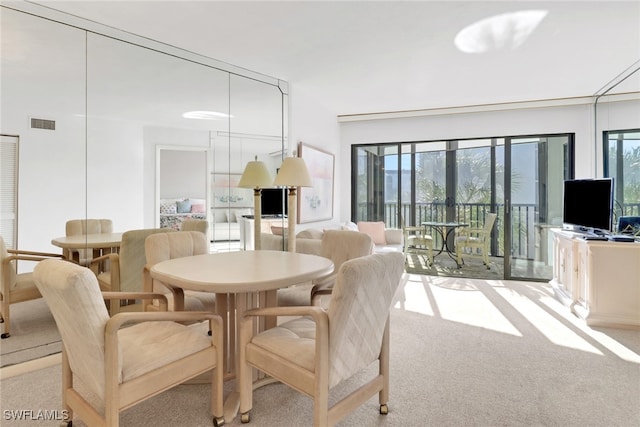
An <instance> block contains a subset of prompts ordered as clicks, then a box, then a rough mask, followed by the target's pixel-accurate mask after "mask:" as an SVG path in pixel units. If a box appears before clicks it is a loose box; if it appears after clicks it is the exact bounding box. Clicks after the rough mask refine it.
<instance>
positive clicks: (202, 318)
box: [33, 260, 224, 427]
mask: <svg viewBox="0 0 640 427" xmlns="http://www.w3.org/2000/svg"><path fill="white" fill-rule="evenodd" d="M33 274H34V278H35V281H36V284H37V286H38V289H39V290H40V292H41V293H42V296H43V297H44V299H45V300H46V302H47V304H48V305H49V308H50V309H51V312H52V314H53V317H54V319H55V321H56V325H57V327H58V330H59V331H60V336H61V337H62V343H63V346H62V392H63V393H62V402H63V407H64V409H65V410H66V411H68V416H69V418H68V420H67V421H68V424H71V423H72V421H73V416H74V413H75V414H77V415H78V417H79V418H80V419H82V420H83V421H84V422H85V423H86V424H87V425H89V426H106V427H117V426H118V423H119V414H120V412H121V411H122V410H124V409H126V408H129V407H131V406H133V405H136V404H137V403H139V402H141V401H143V400H145V399H148V398H150V397H152V396H155V395H157V394H159V393H161V392H163V391H165V390H167V389H169V388H171V387H174V386H176V385H179V384H181V383H183V382H184V381H187V380H190V379H192V378H194V377H196V376H198V375H201V374H204V373H206V372H208V371H211V377H210V378H211V380H210V381H211V400H210V403H211V408H210V409H209V411H210V414H211V415H213V424H214V425H222V424H224V415H223V369H220V368H221V367H222V361H223V339H222V337H223V334H222V329H221V328H222V319H221V318H220V317H219V316H217V315H215V314H212V313H209V312H153V313H119V314H116V315H115V316H113V317H111V318H110V317H109V313H108V312H107V309H106V307H105V304H104V300H103V298H104V299H112V298H116V299H120V298H126V299H131V298H134V299H144V298H161V299H162V298H164V296H163V295H162V294H147V293H140V292H135V293H127V292H116V293H111V292H105V293H101V292H100V287H99V286H98V281H97V279H96V276H95V274H93V272H92V271H91V270H89V269H88V268H86V267H82V266H80V265H77V264H74V263H71V262H66V261H61V260H46V261H42V262H40V263H39V264H38V265H37V266H36V267H35V269H34V273H33ZM193 321H199V322H203V323H202V324H201V323H197V324H194V325H191V326H186V325H184V324H182V323H180V322H193ZM125 325H126V327H123V326H125ZM209 328H212V330H213V334H212V335H213V336H212V337H209V336H208V335H207V331H208V330H209ZM76 380H79V381H76ZM77 384H82V385H83V386H84V387H86V388H88V389H89V390H90V391H91V392H92V393H93V394H94V395H95V396H97V398H98V399H99V401H98V402H95V403H96V404H97V406H98V407H96V406H94V405H93V404H92V403H94V402H93V399H91V400H92V403H90V402H89V400H88V399H86V398H85V397H84V396H83V394H81V392H79V391H78V389H77V388H76V387H77ZM174 410H176V411H179V410H180V408H179V407H176V408H174ZM207 417H208V415H207Z"/></svg>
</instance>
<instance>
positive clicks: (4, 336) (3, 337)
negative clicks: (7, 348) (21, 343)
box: [0, 332, 11, 339]
mask: <svg viewBox="0 0 640 427" xmlns="http://www.w3.org/2000/svg"><path fill="white" fill-rule="evenodd" d="M10 336H11V334H10V333H9V332H5V333H4V334H2V335H0V338H2V339H5V338H9V337H10Z"/></svg>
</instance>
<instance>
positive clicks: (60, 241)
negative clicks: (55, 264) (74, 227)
mask: <svg viewBox="0 0 640 427" xmlns="http://www.w3.org/2000/svg"><path fill="white" fill-rule="evenodd" d="M120 242H122V233H95V234H76V235H73V236H62V237H56V238H55V239H52V240H51V244H52V245H54V246H57V247H59V248H62V254H63V255H64V256H65V258H67V259H72V258H73V256H72V255H77V250H78V249H93V251H94V257H97V256H100V255H102V254H103V253H107V252H112V251H117V250H118V248H119V247H120ZM76 261H78V260H77V259H76Z"/></svg>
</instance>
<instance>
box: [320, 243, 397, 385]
mask: <svg viewBox="0 0 640 427" xmlns="http://www.w3.org/2000/svg"><path fill="white" fill-rule="evenodd" d="M403 272H404V254H402V253H401V252H386V253H375V254H372V255H368V256H365V257H360V258H355V259H352V260H349V261H346V262H345V263H343V264H342V266H341V267H340V270H339V271H338V276H337V278H336V283H335V285H334V287H333V293H332V295H331V302H330V303H329V309H328V317H329V366H330V369H331V372H330V374H329V387H332V386H334V385H336V384H338V383H339V382H340V381H341V380H343V379H346V378H349V377H351V376H352V375H354V374H355V373H357V372H359V371H360V370H362V369H364V368H365V367H367V366H369V365H370V364H371V363H373V362H374V361H376V360H377V359H378V358H379V356H380V349H381V346H382V338H383V335H384V332H385V324H386V322H387V318H388V316H389V310H390V308H391V304H392V301H393V297H394V295H395V293H396V290H397V288H398V285H399V284H400V280H401V278H402V274H403Z"/></svg>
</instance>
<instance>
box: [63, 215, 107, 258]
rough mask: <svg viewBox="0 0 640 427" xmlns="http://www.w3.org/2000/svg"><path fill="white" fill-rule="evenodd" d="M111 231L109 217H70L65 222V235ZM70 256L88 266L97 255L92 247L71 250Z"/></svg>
mask: <svg viewBox="0 0 640 427" xmlns="http://www.w3.org/2000/svg"><path fill="white" fill-rule="evenodd" d="M101 233H113V221H112V220H110V219H70V220H69V221H67V222H66V224H65V235H66V236H80V235H85V234H101ZM71 255H72V256H71V258H72V259H74V260H75V261H77V262H78V263H79V264H81V265H85V266H88V265H89V264H91V260H92V259H93V258H94V257H95V256H98V255H96V254H94V251H93V250H92V249H78V250H71Z"/></svg>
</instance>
